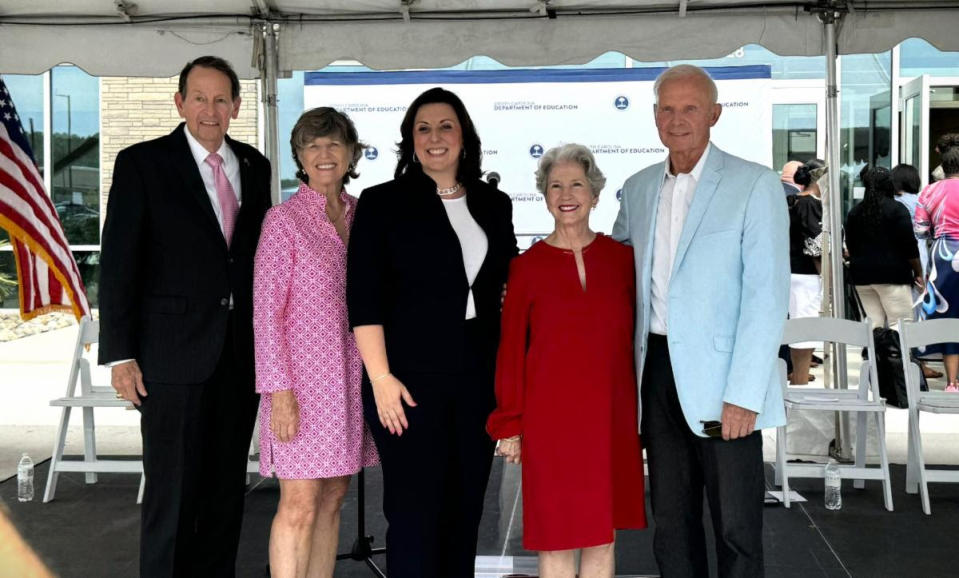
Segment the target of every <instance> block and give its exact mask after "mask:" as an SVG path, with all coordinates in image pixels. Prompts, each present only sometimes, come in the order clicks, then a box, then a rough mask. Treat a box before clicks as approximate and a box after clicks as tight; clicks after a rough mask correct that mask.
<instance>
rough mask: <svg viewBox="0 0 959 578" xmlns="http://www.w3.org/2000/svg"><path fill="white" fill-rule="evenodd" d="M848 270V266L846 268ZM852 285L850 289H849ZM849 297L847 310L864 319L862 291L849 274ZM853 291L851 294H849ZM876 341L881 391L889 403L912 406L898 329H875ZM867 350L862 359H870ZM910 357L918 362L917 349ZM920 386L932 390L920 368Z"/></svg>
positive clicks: (923, 389)
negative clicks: (907, 393)
mask: <svg viewBox="0 0 959 578" xmlns="http://www.w3.org/2000/svg"><path fill="white" fill-rule="evenodd" d="M847 272H848V269H847ZM850 289H852V291H851V292H850V291H849V290H850ZM846 291H847V294H846V299H847V302H848V300H849V298H850V297H851V298H852V301H853V303H854V305H853V306H852V307H851V308H850V309H849V310H847V313H849V311H850V310H851V311H854V312H855V314H856V315H855V316H856V317H858V319H855V320H856V321H862V320H863V319H865V318H866V310H865V308H864V307H863V306H862V300H861V299H859V293H857V292H856V287H855V285H853V284H852V282H851V279H850V275H848V273H847V277H846ZM850 293H851V294H850ZM872 338H873V342H874V343H875V346H876V373H877V374H878V375H877V376H876V377H877V378H878V380H879V395H880V396H881V397H883V398H885V400H886V404H888V405H891V406H894V407H899V408H905V407H909V398H908V397H906V377H905V375H904V374H903V371H902V348H901V347H900V346H899V332H898V331H896V330H895V329H886V328H884V327H877V328H876V329H873V330H872ZM867 357H868V356H867V355H866V350H865V349H863V355H862V358H863V359H867ZM909 360H910V361H912V362H913V363H915V364H917V365H918V364H919V360H918V359H917V358H916V355H915V353H914V352H912V351H910V352H909ZM919 390H920V391H929V384H928V383H926V376H925V375H924V374H923V373H922V371H920V372H919Z"/></svg>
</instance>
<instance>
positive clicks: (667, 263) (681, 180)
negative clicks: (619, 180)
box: [649, 143, 712, 335]
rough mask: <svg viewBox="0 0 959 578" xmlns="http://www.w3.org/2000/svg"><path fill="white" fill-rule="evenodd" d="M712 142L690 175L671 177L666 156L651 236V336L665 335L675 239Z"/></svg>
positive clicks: (684, 218)
mask: <svg viewBox="0 0 959 578" xmlns="http://www.w3.org/2000/svg"><path fill="white" fill-rule="evenodd" d="M711 147H712V143H710V144H708V145H706V150H705V151H703V156H701V157H699V161H698V162H697V163H696V166H694V167H693V170H692V172H690V173H680V174H678V175H673V174H672V167H670V165H669V157H667V158H666V174H665V175H664V177H663V188H662V191H661V192H660V195H659V208H658V209H657V211H656V231H655V232H654V233H653V265H652V267H653V271H652V284H651V286H650V308H651V310H652V314H651V315H650V318H649V330H650V331H651V332H652V333H659V334H660V335H666V334H667V333H668V329H669V327H668V325H667V321H666V320H667V319H669V317H668V308H667V303H668V300H669V281H670V276H671V275H672V271H673V260H674V259H675V258H676V249H677V247H679V237H680V236H681V235H682V233H683V224H684V223H685V222H686V215H687V213H689V205H690V204H692V202H693V193H695V192H696V185H697V183H699V180H700V178H701V177H702V174H703V166H705V164H706V157H708V156H709V149H710V148H711Z"/></svg>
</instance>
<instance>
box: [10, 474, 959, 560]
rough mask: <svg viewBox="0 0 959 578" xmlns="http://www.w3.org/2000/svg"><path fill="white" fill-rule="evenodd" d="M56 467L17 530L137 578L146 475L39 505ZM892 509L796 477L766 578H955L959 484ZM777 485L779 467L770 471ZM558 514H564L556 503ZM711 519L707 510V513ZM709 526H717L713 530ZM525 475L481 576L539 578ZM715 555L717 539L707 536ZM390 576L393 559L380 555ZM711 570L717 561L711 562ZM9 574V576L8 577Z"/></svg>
mask: <svg viewBox="0 0 959 578" xmlns="http://www.w3.org/2000/svg"><path fill="white" fill-rule="evenodd" d="M47 465H48V463H47V462H43V463H41V464H40V465H39V466H38V467H37V471H36V479H37V484H36V495H37V499H36V500H35V501H34V502H29V503H24V504H21V503H19V502H17V499H16V491H17V490H16V479H15V478H11V479H7V480H5V481H3V482H2V483H0V499H2V500H3V502H4V503H5V504H6V506H7V508H8V509H9V511H10V514H11V516H12V518H13V520H14V523H15V524H16V526H17V527H18V528H19V530H20V532H21V533H22V534H23V535H24V537H25V538H26V539H27V540H28V541H29V542H30V543H31V544H32V545H33V547H34V548H35V549H36V550H37V552H38V553H39V554H40V556H41V557H42V558H43V559H44V560H45V561H46V563H47V564H48V565H49V566H50V568H51V569H52V570H53V571H54V572H55V573H56V574H58V575H60V576H63V577H73V576H76V577H100V576H102V577H107V576H109V577H123V576H136V574H137V547H138V536H139V507H138V506H137V505H136V504H135V501H136V493H137V486H138V482H139V477H138V476H135V475H129V474H101V475H100V480H99V482H98V483H97V484H94V485H86V484H84V483H83V475H82V474H72V473H66V474H62V475H61V477H60V482H59V484H58V488H57V495H56V500H54V501H53V502H50V503H49V504H43V503H41V502H40V500H39V499H40V496H42V494H43V487H44V484H45V481H46V471H47ZM892 467H893V500H894V503H895V511H894V512H886V511H885V509H884V508H883V506H882V488H881V485H880V483H879V482H873V481H867V482H866V487H865V489H863V490H855V489H853V487H852V483H851V482H850V481H848V480H846V481H844V483H843V509H842V510H841V511H838V512H831V511H827V510H826V509H825V508H824V507H823V503H822V488H823V483H822V480H794V483H793V488H794V489H795V490H796V491H798V492H799V493H800V494H801V495H802V496H803V497H805V498H806V499H807V500H808V501H806V502H803V503H794V504H793V507H792V508H791V509H788V510H787V509H786V508H784V507H782V506H781V505H771V506H767V507H766V508H765V526H764V531H763V533H764V540H765V552H766V574H767V576H769V577H771V578H772V577H793V576H795V577H811V576H828V577H834V576H835V577H838V576H869V577H872V576H890V577H892V576H895V577H902V576H923V577H935V576H955V575H956V570H955V567H954V563H953V562H952V551H953V547H952V546H951V545H950V544H952V543H953V538H954V536H955V532H956V528H957V527H959V484H951V485H950V484H933V485H932V486H931V496H932V508H933V513H932V516H925V515H923V514H922V510H921V508H920V505H919V498H918V496H916V495H908V494H906V493H905V492H904V489H903V488H904V482H905V468H904V467H903V466H901V465H893V466H892ZM766 477H767V486H768V487H769V488H770V489H774V488H773V487H772V480H773V471H772V467H771V466H770V465H769V464H767V466H766ZM380 484H381V477H380V471H379V468H371V469H369V470H368V471H367V475H366V490H367V491H366V497H367V504H366V524H367V533H368V534H372V535H373V537H374V546H382V545H383V541H384V536H385V530H386V524H385V520H384V519H383V516H382V514H381V511H380V506H381V500H382V491H381V489H380ZM278 496H279V490H278V487H277V485H276V482H275V481H274V480H263V479H260V478H259V477H257V476H253V477H252V483H251V485H250V486H249V491H248V493H247V497H246V517H245V520H244V525H243V535H242V541H241V544H240V554H239V558H238V561H237V575H238V576H241V577H261V576H265V575H266V567H267V540H268V537H269V532H270V522H271V519H272V516H273V513H274V511H275V509H276V503H277V499H278ZM557 507H561V505H557ZM707 518H708V512H707ZM707 524H708V522H707ZM356 527H357V492H356V482H355V480H354V483H353V486H352V487H351V488H350V493H349V495H348V496H347V499H346V502H345V504H344V508H343V519H342V525H341V529H340V550H341V551H348V550H349V548H350V547H351V545H352V543H353V541H354V540H355V538H356ZM652 537H653V533H652V531H650V530H645V531H621V532H619V534H618V537H617V545H616V573H617V576H656V575H658V573H659V572H658V569H657V567H656V561H655V560H654V559H653V555H652ZM521 539H522V515H521V498H520V496H519V469H518V467H517V466H512V465H510V466H504V463H503V461H502V459H501V458H497V459H496V461H495V463H494V467H493V474H492V476H491V478H490V485H489V491H488V492H487V496H486V509H485V512H484V517H483V522H482V526H481V528H480V539H479V552H478V554H479V555H478V557H477V576H483V577H486V576H490V577H492V576H501V575H503V574H506V573H510V572H516V573H527V572H528V573H530V574H535V554H534V553H532V552H528V551H525V550H523V549H522V545H521ZM707 539H708V540H709V543H710V547H711V546H712V538H711V536H707ZM374 559H375V560H376V561H377V562H378V563H379V564H380V565H381V567H384V566H385V563H386V562H385V557H384V556H382V555H381V556H376V557H375V558H374ZM711 564H712V565H713V571H714V572H715V563H714V561H712V560H711ZM0 575H3V572H2V568H0ZM335 575H336V576H337V577H344V578H346V577H367V576H372V573H371V572H370V571H369V569H368V568H367V567H366V565H365V564H364V563H363V562H357V561H353V560H342V561H340V562H338V563H337V567H336V574H335Z"/></svg>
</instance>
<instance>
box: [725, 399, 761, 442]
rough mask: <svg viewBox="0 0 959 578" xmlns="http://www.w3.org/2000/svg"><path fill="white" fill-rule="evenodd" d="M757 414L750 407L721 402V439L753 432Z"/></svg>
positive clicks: (732, 438)
mask: <svg viewBox="0 0 959 578" xmlns="http://www.w3.org/2000/svg"><path fill="white" fill-rule="evenodd" d="M757 415H759V414H757V413H756V412H754V411H753V410H751V409H746V408H744V407H739V406H738V405H733V404H731V403H726V402H723V416H722V418H721V419H720V421H721V422H722V424H723V439H724V440H727V441H729V440H734V439H739V438H744V437H746V436H748V435H749V434H751V433H753V429H755V427H756V416H757Z"/></svg>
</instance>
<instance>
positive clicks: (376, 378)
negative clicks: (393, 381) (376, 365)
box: [370, 371, 393, 385]
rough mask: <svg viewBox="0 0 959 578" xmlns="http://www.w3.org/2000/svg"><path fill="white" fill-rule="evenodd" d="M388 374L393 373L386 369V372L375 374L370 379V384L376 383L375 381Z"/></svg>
mask: <svg viewBox="0 0 959 578" xmlns="http://www.w3.org/2000/svg"><path fill="white" fill-rule="evenodd" d="M390 375H393V374H392V373H390V372H389V371H387V372H386V373H382V374H380V375H377V376H376V377H374V378H373V379H371V380H370V385H373V384H374V383H376V382H377V381H379V380H381V379H383V378H384V377H387V376H390Z"/></svg>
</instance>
